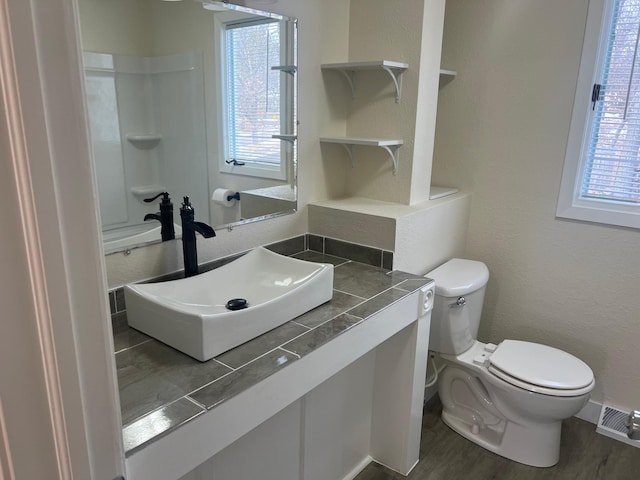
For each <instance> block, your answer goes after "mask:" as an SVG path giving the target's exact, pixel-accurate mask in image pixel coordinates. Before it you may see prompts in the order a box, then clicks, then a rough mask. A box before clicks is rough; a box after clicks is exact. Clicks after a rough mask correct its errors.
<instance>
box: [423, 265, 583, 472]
mask: <svg viewBox="0 0 640 480" xmlns="http://www.w3.org/2000/svg"><path fill="white" fill-rule="evenodd" d="M426 276H427V277H429V278H432V279H434V280H435V282H436V287H435V289H436V299H435V305H434V310H433V313H432V317H431V322H432V323H431V337H430V340H429V349H430V350H431V351H433V352H437V353H438V358H440V362H439V363H440V364H441V366H445V368H444V370H442V371H441V373H440V376H439V378H438V393H439V395H440V400H441V401H442V406H443V409H442V420H443V421H444V422H445V423H446V424H447V425H449V426H450V427H451V428H452V429H453V430H455V431H456V432H458V433H459V434H460V435H462V436H464V437H466V438H468V439H469V440H471V441H472V442H474V443H477V444H478V445H480V446H482V447H484V448H486V449H488V450H491V451H492V452H495V453H497V454H499V455H502V456H503V457H506V458H510V459H512V460H515V461H517V462H520V463H524V464H526V465H532V466H535V467H550V466H552V465H555V464H556V463H557V462H558V458H559V454H560V428H561V424H562V420H563V419H565V418H569V417H571V416H573V415H575V414H576V413H578V411H580V409H581V408H582V407H583V406H584V405H585V404H586V402H587V400H588V399H589V396H590V394H591V391H592V390H593V387H594V385H595V381H594V377H593V372H592V371H591V369H590V368H589V366H588V365H587V364H586V363H584V362H583V361H582V360H580V359H578V358H576V357H574V356H573V355H570V354H569V353H566V352H564V351H562V350H558V349H556V348H553V347H548V346H546V345H540V344H537V343H530V342H523V341H518V340H504V341H503V342H502V343H500V344H499V345H493V344H490V343H489V344H484V343H481V342H479V341H477V340H476V337H477V333H478V326H479V324H480V316H481V311H482V303H483V300H484V292H485V286H486V284H487V281H488V279H489V271H488V269H487V267H486V265H485V264H484V263H481V262H476V261H473V260H462V259H458V258H454V259H452V260H450V261H448V262H447V263H445V264H443V265H441V266H440V267H438V268H436V269H435V270H433V271H431V272H429V273H427V275H426Z"/></svg>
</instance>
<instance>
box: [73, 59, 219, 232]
mask: <svg viewBox="0 0 640 480" xmlns="http://www.w3.org/2000/svg"><path fill="white" fill-rule="evenodd" d="M85 65H86V73H87V93H88V96H89V98H90V101H89V114H90V117H91V119H92V120H91V131H92V133H91V135H92V142H93V147H94V159H95V162H96V169H97V171H98V191H99V196H100V209H101V218H102V227H103V231H113V230H116V229H121V230H123V231H129V230H135V229H136V227H138V228H139V226H140V225H142V224H143V223H144V216H145V214H147V213H153V212H156V211H157V210H158V206H157V203H156V202H153V203H152V204H145V203H143V201H142V200H143V198H144V195H136V194H134V192H135V191H136V190H141V189H142V190H145V189H146V190H149V191H153V190H156V191H159V190H161V189H162V188H164V189H166V190H167V191H169V192H170V193H171V194H172V198H173V200H174V203H175V205H176V206H175V207H174V208H175V212H176V214H177V210H178V207H179V204H180V203H181V200H182V197H183V196H189V197H190V199H191V201H192V203H193V205H194V208H195V209H196V215H197V217H198V218H199V219H201V220H203V221H208V220H209V200H208V199H209V187H208V173H207V171H208V167H207V153H206V152H207V149H206V135H205V128H206V123H205V111H204V73H203V61H202V53H199V52H198V53H183V54H176V55H168V56H160V57H133V56H124V55H110V54H97V53H85ZM114 125H117V127H118V129H117V130H118V131H116V129H115V128H114ZM141 135H155V136H158V137H159V138H160V140H159V141H158V142H157V143H156V144H154V142H135V141H131V140H127V138H128V137H131V136H141ZM176 220H177V219H176ZM156 226H157V224H155V223H150V224H149V227H150V228H151V227H156Z"/></svg>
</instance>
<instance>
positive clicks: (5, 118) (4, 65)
mask: <svg viewBox="0 0 640 480" xmlns="http://www.w3.org/2000/svg"><path fill="white" fill-rule="evenodd" d="M76 16H77V12H76V4H75V2H74V1H73V0H31V1H30V2H29V1H24V0H0V165H2V170H1V174H0V225H1V226H2V227H1V231H2V235H1V237H0V238H1V240H0V246H1V247H2V248H1V249H0V250H1V251H0V261H1V262H2V265H0V300H1V306H2V310H1V313H0V318H1V320H0V479H2V480H4V479H5V478H7V479H14V478H15V479H21V478H29V479H33V480H38V479H40V478H42V479H55V478H59V479H71V478H76V479H101V480H102V479H112V478H116V477H118V476H119V475H124V468H125V467H124V454H123V447H122V438H121V427H120V413H119V404H118V395H117V387H116V385H117V383H116V378H115V369H114V357H113V353H112V352H113V350H112V337H111V325H110V321H109V320H110V319H109V307H108V302H107V297H106V285H107V282H106V275H105V267H104V257H103V252H102V246H101V236H100V230H99V219H98V217H97V213H96V212H97V209H96V202H97V200H96V198H97V197H96V188H95V180H94V172H93V165H92V162H90V161H89V159H90V155H91V149H90V143H89V140H88V129H87V121H86V107H85V103H84V85H83V77H82V70H81V64H80V52H79V42H78V30H77V20H76Z"/></svg>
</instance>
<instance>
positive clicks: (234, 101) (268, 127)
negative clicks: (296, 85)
mask: <svg viewBox="0 0 640 480" xmlns="http://www.w3.org/2000/svg"><path fill="white" fill-rule="evenodd" d="M281 37H286V32H283V28H282V22H280V21H278V20H276V19H273V18H266V19H260V20H249V21H246V20H245V21H236V22H230V23H226V24H225V25H224V40H223V44H224V52H225V53H224V56H223V67H222V75H223V78H222V83H223V98H224V101H225V104H226V105H225V109H224V111H225V113H224V119H223V123H224V135H223V137H224V143H225V148H224V158H223V160H224V164H222V163H221V171H227V172H233V173H236V174H240V175H252V176H259V177H265V178H274V179H280V180H285V179H286V172H287V169H286V164H287V155H288V150H289V149H288V148H287V145H283V144H284V143H286V142H283V141H282V140H280V139H278V138H274V135H275V136H278V135H280V134H281V132H282V131H283V130H285V131H286V130H287V127H286V125H289V124H290V123H291V120H290V119H288V118H287V117H288V112H289V111H290V110H291V109H290V108H288V107H287V106H286V105H283V103H286V99H287V98H289V97H290V96H288V95H287V94H286V90H285V89H286V88H287V85H286V84H287V80H286V79H283V78H282V77H283V75H282V72H281V69H280V68H278V67H280V66H282V65H283V63H284V62H283V61H281V58H282V57H283V53H285V52H283V50H282V49H283V48H284V47H283V46H282V45H283V44H286V43H287V42H285V41H284V38H282V39H281ZM281 40H283V42H281ZM284 57H285V58H286V54H285V55H284Z"/></svg>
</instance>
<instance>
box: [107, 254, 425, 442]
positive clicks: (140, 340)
mask: <svg viewBox="0 0 640 480" xmlns="http://www.w3.org/2000/svg"><path fill="white" fill-rule="evenodd" d="M293 256H294V257H296V258H302V259H304V260H309V261H316V262H323V263H332V264H333V265H334V266H335V269H334V283H333V287H334V293H333V299H332V300H331V301H330V302H328V303H325V304H324V305H321V306H319V307H317V308H315V309H313V310H311V311H309V312H307V313H305V314H303V315H301V316H299V317H297V318H295V319H294V320H292V321H290V322H287V323H285V324H283V325H281V326H279V327H277V328H275V329H273V330H271V331H269V332H267V333H265V334H264V335H261V336H259V337H257V338H255V339H253V340H251V341H249V342H247V343H245V344H243V345H240V346H238V347H236V348H234V349H232V350H229V351H228V352H225V353H223V354H222V355H219V356H217V357H215V358H214V359H212V360H209V361H208V362H199V361H197V360H194V359H193V358H191V357H189V356H187V355H185V354H183V353H181V352H178V351H177V350H174V349H173V348H171V347H169V346H166V345H165V344H163V343H161V342H158V341H156V340H154V339H152V338H150V337H148V336H147V335H145V334H143V333H140V332H138V331H136V330H133V329H131V328H129V327H128V325H127V321H126V312H124V313H118V314H116V315H114V316H113V326H114V329H113V330H114V346H115V353H116V366H117V373H118V384H119V390H120V407H121V411H122V423H123V435H124V445H125V451H126V454H127V455H130V454H132V453H134V452H135V451H137V450H139V449H140V448H143V447H144V446H145V445H147V444H149V443H150V442H152V441H153V440H155V439H157V438H160V437H161V436H163V435H166V434H167V433H169V432H171V431H172V430H174V429H176V428H178V427H179V426H180V425H183V424H184V423H186V422H188V421H190V420H192V419H194V418H196V417H197V416H199V415H202V414H203V413H205V412H206V411H207V410H209V409H211V408H213V407H215V406H216V405H219V404H220V403H222V402H224V401H226V400H228V399H230V398H232V397H234V396H235V395H237V394H238V393H240V392H242V391H244V390H246V389H247V388H249V387H251V386H252V385H254V384H256V383H258V382H260V381H261V380H263V379H265V378H267V377H268V376H270V375H272V374H273V373H275V372H276V371H278V370H280V369H282V368H284V367H285V366H287V365H288V364H290V363H292V362H295V361H296V360H297V359H299V358H301V357H303V356H305V355H307V354H308V353H310V352H312V351H313V350H315V349H317V348H318V347H320V346H322V345H323V344H325V343H327V342H328V341H330V340H331V339H333V338H334V337H336V336H337V335H339V334H340V333H342V332H344V331H345V330H347V329H349V328H351V327H354V326H355V325H358V324H359V323H361V322H363V321H366V319H367V318H369V317H371V316H372V315H374V314H375V313H377V312H379V311H381V310H382V309H384V308H386V307H387V306H389V305H391V304H392V303H394V302H396V301H397V300H400V299H401V298H403V297H405V296H407V295H410V294H411V293H413V292H414V291H415V290H417V289H419V288H420V287H422V286H424V285H426V284H427V283H429V282H430V280H428V279H425V278H423V277H419V276H416V275H412V274H408V273H404V272H398V271H393V272H390V271H388V270H383V269H381V268H377V267H372V266H369V265H364V264H361V263H356V262H352V261H350V260H346V259H343V258H339V257H334V256H331V255H325V254H322V253H317V252H313V251H305V252H302V253H299V254H296V255H293Z"/></svg>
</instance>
